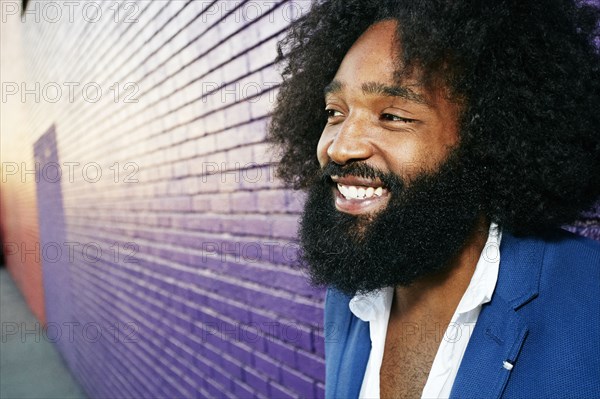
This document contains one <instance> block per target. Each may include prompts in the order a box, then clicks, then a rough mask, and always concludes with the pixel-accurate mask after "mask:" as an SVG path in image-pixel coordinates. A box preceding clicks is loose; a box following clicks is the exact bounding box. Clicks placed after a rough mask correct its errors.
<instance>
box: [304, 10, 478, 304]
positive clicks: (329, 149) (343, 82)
mask: <svg viewBox="0 0 600 399" xmlns="http://www.w3.org/2000/svg"><path fill="white" fill-rule="evenodd" d="M395 31H396V22H394V21H383V22H379V23H376V24H374V25H373V26H371V27H370V28H369V29H368V30H367V31H366V32H365V33H363V35H362V36H361V37H360V38H359V39H358V40H357V41H356V43H355V44H354V45H353V46H352V48H351V49H350V50H349V51H348V53H347V54H346V56H345V57H344V59H343V61H342V63H341V65H340V67H339V69H338V71H337V73H336V75H335V78H334V80H333V81H332V83H331V84H329V85H328V86H327V88H325V102H326V112H327V113H328V122H327V125H326V126H325V128H324V130H323V133H322V135H321V138H320V141H319V144H318V148H317V157H318V160H319V163H320V165H321V168H322V172H323V178H322V180H321V181H320V182H319V183H317V184H315V185H314V186H313V187H311V189H310V192H309V197H308V200H307V203H306V206H305V213H304V216H303V219H302V223H301V241H302V246H303V252H304V259H305V261H306V262H307V263H308V264H309V266H310V271H311V274H312V276H313V279H314V280H315V282H318V283H325V284H329V285H334V286H336V287H337V288H339V289H341V290H344V291H347V292H349V293H351V292H354V291H369V290H372V289H376V288H380V287H383V286H386V285H398V284H403V285H405V284H410V283H411V282H412V281H414V280H415V279H417V278H419V277H422V276H424V275H427V274H431V273H433V272H435V271H437V270H440V269H442V267H443V266H444V265H445V263H447V261H448V260H449V259H450V258H451V257H452V256H454V255H456V253H457V251H458V250H459V249H460V247H461V246H462V244H463V243H464V242H465V240H466V238H467V236H468V234H469V232H470V231H471V229H472V228H473V226H474V224H475V220H476V217H477V211H476V205H474V204H473V202H472V201H473V199H474V198H472V194H473V193H471V192H470V190H469V187H468V186H470V182H469V181H468V177H467V176H468V173H467V174H465V173H463V169H464V165H463V164H462V163H461V157H460V156H458V153H459V152H458V149H460V146H458V142H459V133H458V115H459V107H458V105H456V104H454V103H451V102H449V101H448V100H447V99H446V98H444V96H443V95H441V93H442V90H438V91H436V93H431V92H427V91H426V90H425V89H424V88H423V87H422V86H421V85H419V84H418V80H417V79H405V80H404V81H403V83H402V85H397V84H396V83H395V79H394V71H395V70H396V69H397V66H396V65H395V60H396V59H397V51H398V50H397V47H398V44H397V42H396V41H395Z"/></svg>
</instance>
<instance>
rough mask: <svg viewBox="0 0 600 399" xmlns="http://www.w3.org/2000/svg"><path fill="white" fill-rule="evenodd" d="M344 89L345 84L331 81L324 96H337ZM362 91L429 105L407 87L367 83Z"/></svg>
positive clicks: (363, 85) (366, 93) (367, 93)
mask: <svg viewBox="0 0 600 399" xmlns="http://www.w3.org/2000/svg"><path fill="white" fill-rule="evenodd" d="M343 88H344V84H343V83H342V82H340V81H339V80H336V79H334V80H332V81H331V83H329V84H328V85H327V86H325V89H323V94H324V95H327V94H337V93H339V92H341V91H342V90H343ZM361 90H362V92H363V93H364V94H365V95H379V96H387V97H401V98H404V99H406V100H408V101H412V102H415V103H418V104H427V100H425V97H423V96H422V95H421V94H419V93H416V92H415V91H414V90H411V89H410V88H408V87H406V86H389V85H385V84H383V83H378V82H366V83H363V84H362V86H361Z"/></svg>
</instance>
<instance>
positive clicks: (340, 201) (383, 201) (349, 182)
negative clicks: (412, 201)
mask: <svg viewBox="0 0 600 399" xmlns="http://www.w3.org/2000/svg"><path fill="white" fill-rule="evenodd" d="M331 180H333V182H334V183H335V187H334V189H333V190H334V194H335V207H336V209H337V210H338V211H340V212H344V213H349V214H352V215H362V214H368V213H375V212H378V211H380V210H381V209H383V208H385V207H386V206H387V202H388V201H389V197H390V192H389V190H388V189H387V188H386V187H384V185H383V183H381V182H380V181H377V180H372V179H365V178H361V177H356V176H345V177H338V176H331Z"/></svg>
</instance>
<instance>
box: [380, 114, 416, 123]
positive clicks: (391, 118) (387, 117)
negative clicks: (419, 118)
mask: <svg viewBox="0 0 600 399" xmlns="http://www.w3.org/2000/svg"><path fill="white" fill-rule="evenodd" d="M381 119H382V120H384V121H389V122H401V123H411V122H414V121H415V120H414V119H408V118H403V117H401V116H398V115H392V114H381Z"/></svg>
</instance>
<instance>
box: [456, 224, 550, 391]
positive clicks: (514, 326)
mask: <svg viewBox="0 0 600 399" xmlns="http://www.w3.org/2000/svg"><path fill="white" fill-rule="evenodd" d="M543 251H544V243H543V242H542V241H540V240H536V239H518V238H515V237H513V236H512V235H510V234H508V233H503V237H502V243H501V245H500V270H499V273H498V282H497V283H496V289H495V291H494V295H493V297H492V300H491V301H490V302H489V303H488V304H486V305H484V306H483V307H482V309H481V313H480V315H479V318H478V320H477V324H476V325H475V329H474V330H473V334H472V335H471V339H470V341H469V345H468V346H467V349H466V351H465V354H464V356H463V360H462V362H461V365H460V368H459V370H458V374H457V376H456V379H455V381H454V386H453V388H452V392H451V395H450V397H452V398H499V397H501V396H502V392H503V391H504V388H505V386H506V383H507V381H508V378H509V376H510V372H511V370H512V368H513V367H518V355H519V352H520V350H521V347H522V346H523V343H524V342H525V340H526V338H527V333H528V327H527V321H526V320H524V319H523V318H522V317H521V316H520V315H519V314H518V309H519V308H520V307H522V306H524V305H525V304H527V303H528V302H530V301H531V300H533V299H535V298H536V297H537V295H538V289H539V277H540V272H541V265H542V260H543Z"/></svg>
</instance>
